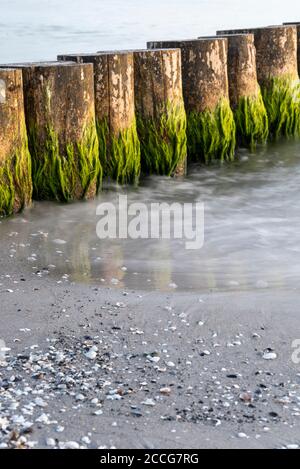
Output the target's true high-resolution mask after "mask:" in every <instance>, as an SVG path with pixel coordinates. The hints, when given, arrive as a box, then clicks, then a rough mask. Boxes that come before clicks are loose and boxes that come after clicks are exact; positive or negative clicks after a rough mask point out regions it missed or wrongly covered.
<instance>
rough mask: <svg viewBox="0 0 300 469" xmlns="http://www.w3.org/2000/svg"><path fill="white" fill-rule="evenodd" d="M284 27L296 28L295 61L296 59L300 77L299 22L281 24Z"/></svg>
mask: <svg viewBox="0 0 300 469" xmlns="http://www.w3.org/2000/svg"><path fill="white" fill-rule="evenodd" d="M283 25H284V26H295V27H296V28H297V59H298V75H300V22H295V23H283Z"/></svg>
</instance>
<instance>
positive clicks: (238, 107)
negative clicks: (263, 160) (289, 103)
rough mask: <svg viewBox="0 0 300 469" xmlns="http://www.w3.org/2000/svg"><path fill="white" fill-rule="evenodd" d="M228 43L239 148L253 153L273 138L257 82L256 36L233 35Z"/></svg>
mask: <svg viewBox="0 0 300 469" xmlns="http://www.w3.org/2000/svg"><path fill="white" fill-rule="evenodd" d="M226 38H227V40H228V80H229V97H230V104H231V108H232V110H233V113H234V118H235V123H236V128H237V140H238V143H239V145H242V146H246V147H250V148H251V149H252V150H253V149H254V148H255V146H256V145H257V144H258V143H265V142H266V141H267V138H268V134H269V123H268V115H267V111H266V108H265V105H264V102H263V99H262V95H261V89H260V86H259V84H258V81H257V71H256V49H255V45H254V35H253V34H232V35H228V36H226Z"/></svg>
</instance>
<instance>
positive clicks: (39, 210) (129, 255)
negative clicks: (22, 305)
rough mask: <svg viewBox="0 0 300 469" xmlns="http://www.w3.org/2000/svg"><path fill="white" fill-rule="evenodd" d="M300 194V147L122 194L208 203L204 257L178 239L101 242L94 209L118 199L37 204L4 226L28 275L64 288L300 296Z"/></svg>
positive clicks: (278, 148)
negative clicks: (294, 292) (278, 291)
mask: <svg viewBox="0 0 300 469" xmlns="http://www.w3.org/2000/svg"><path fill="white" fill-rule="evenodd" d="M299 187H300V143H296V142H286V141H285V142H282V143H277V144H274V145H269V147H268V148H260V149H259V150H258V151H257V153H256V154H251V153H249V152H247V151H246V150H244V151H240V154H239V161H237V162H236V163H234V164H224V165H223V166H220V165H216V166H213V167H208V168H207V167H201V166H195V167H193V168H191V169H190V172H189V175H188V177H187V178H186V179H184V180H181V181H179V180H177V181H176V180H173V179H167V178H161V177H153V178H147V179H145V180H144V181H143V182H142V185H141V186H140V187H139V188H137V189H129V190H128V191H125V190H124V191H123V193H127V194H128V201H129V202H140V201H147V202H148V203H151V202H174V201H179V202H196V201H198V202H204V205H205V243H204V246H203V248H202V249H200V250H197V251H195V250H193V251H191V250H186V249H185V245H184V241H183V240H174V239H173V240H169V241H168V240H151V239H150V240H118V241H116V240H115V241H111V240H110V241H108V240H99V239H98V238H97V235H96V224H97V221H98V220H99V217H98V216H97V215H96V207H97V205H98V204H99V202H103V201H105V202H109V201H111V202H116V201H117V196H118V191H116V189H115V190H110V191H105V192H104V193H103V194H101V195H100V196H99V198H98V200H97V201H92V202H87V203H75V204H71V205H57V204H52V203H35V206H34V208H33V209H31V210H28V211H27V212H26V213H24V214H21V215H19V216H17V217H14V218H11V219H9V220H5V221H2V223H1V224H0V238H1V239H2V240H6V241H8V243H9V245H10V247H11V251H10V254H11V256H14V257H16V258H18V259H19V260H22V259H24V260H25V263H26V265H27V267H26V268H28V272H36V271H37V270H40V271H41V273H40V274H39V275H41V276H43V275H50V276H51V277H53V278H55V279H56V280H57V281H61V282H69V281H75V282H91V283H94V284H96V285H100V284H104V285H110V286H116V287H117V288H132V289H136V288H142V289H160V290H172V289H173V288H176V287H177V288H178V290H189V289H192V290H197V291H207V290H213V291H218V290H252V289H262V288H287V287H288V288H299V284H300V218H299V212H300V197H299ZM6 244H7V243H6V242H5V245H6ZM43 269H44V270H43Z"/></svg>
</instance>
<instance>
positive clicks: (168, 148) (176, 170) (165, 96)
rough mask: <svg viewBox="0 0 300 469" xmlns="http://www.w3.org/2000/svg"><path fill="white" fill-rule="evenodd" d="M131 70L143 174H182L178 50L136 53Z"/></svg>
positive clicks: (183, 144) (182, 119)
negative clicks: (133, 75)
mask: <svg viewBox="0 0 300 469" xmlns="http://www.w3.org/2000/svg"><path fill="white" fill-rule="evenodd" d="M134 67H135V103H136V115H137V128H138V135H139V138H140V142H141V154H142V168H143V171H144V172H145V173H148V174H149V173H150V174H151V173H155V174H162V175H167V176H174V175H177V176H178V175H183V174H185V171H186V157H187V147H186V113H185V109H184V102H183V95H182V79H181V55H180V50H178V49H170V50H165V49H160V50H143V51H136V52H134Z"/></svg>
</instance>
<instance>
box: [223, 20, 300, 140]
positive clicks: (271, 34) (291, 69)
mask: <svg viewBox="0 0 300 469" xmlns="http://www.w3.org/2000/svg"><path fill="white" fill-rule="evenodd" d="M238 33H252V34H254V43H255V47H256V63H257V77H258V82H259V84H260V86H261V90H262V96H263V99H264V104H265V107H266V110H267V113H268V119H269V129H270V133H271V135H272V136H273V137H274V138H277V137H279V136H281V135H284V136H287V137H290V136H298V135H299V129H300V85H299V76H298V66H297V29H296V26H270V27H268V28H254V29H241V30H229V31H218V35H222V34H238Z"/></svg>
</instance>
